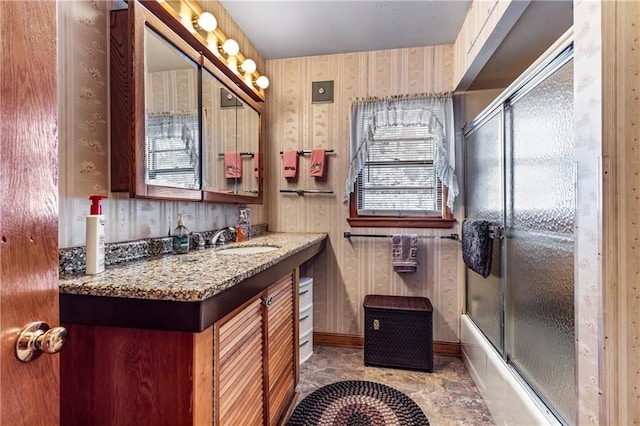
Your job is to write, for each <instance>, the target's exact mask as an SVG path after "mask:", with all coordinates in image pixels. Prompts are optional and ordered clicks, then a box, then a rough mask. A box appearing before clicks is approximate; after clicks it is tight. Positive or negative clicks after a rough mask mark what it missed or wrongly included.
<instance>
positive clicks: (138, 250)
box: [58, 223, 268, 275]
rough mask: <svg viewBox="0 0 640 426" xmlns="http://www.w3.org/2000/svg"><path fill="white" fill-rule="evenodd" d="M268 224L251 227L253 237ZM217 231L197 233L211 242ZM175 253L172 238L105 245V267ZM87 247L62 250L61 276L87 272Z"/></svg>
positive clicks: (194, 247)
mask: <svg viewBox="0 0 640 426" xmlns="http://www.w3.org/2000/svg"><path fill="white" fill-rule="evenodd" d="M267 231H268V226H267V224H266V223H259V224H256V225H251V235H252V236H254V237H259V236H261V235H264V234H266V233H267ZM216 232H217V230H211V231H203V232H197V233H198V234H200V235H202V237H203V238H204V239H205V240H210V239H211V238H212V237H213V235H214V234H215V233H216ZM190 243H191V250H195V249H196V245H197V243H196V242H195V241H194V239H193V238H191V239H190ZM171 252H173V239H172V237H170V236H166V237H158V238H146V239H142V240H135V241H122V242H117V243H107V244H105V259H104V263H105V265H107V266H108V265H114V264H117V263H122V262H128V261H131V260H137V259H142V258H145V257H152V256H161V255H164V254H169V253H171ZM86 253H87V252H86V247H85V246H81V247H68V248H61V249H60V250H59V253H58V259H59V273H60V275H66V274H75V273H80V272H83V271H84V270H85V265H86Z"/></svg>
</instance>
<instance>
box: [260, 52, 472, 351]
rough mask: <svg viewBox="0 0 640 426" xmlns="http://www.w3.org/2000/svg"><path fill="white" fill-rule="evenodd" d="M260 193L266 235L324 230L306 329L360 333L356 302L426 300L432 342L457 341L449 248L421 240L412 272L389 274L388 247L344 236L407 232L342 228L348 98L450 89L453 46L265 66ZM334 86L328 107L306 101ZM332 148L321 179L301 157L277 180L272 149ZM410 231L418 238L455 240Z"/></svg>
mask: <svg viewBox="0 0 640 426" xmlns="http://www.w3.org/2000/svg"><path fill="white" fill-rule="evenodd" d="M267 74H268V75H269V77H270V79H271V86H270V88H269V93H268V96H267V104H266V111H267V112H266V114H267V128H268V132H267V135H266V137H267V143H268V144H269V146H270V150H269V152H268V154H267V155H268V158H266V163H267V164H266V167H267V171H266V173H267V177H268V178H267V179H266V180H265V183H266V190H267V196H268V198H269V199H270V201H269V203H270V208H269V213H268V215H269V228H270V229H271V230H275V231H282V232H328V233H329V241H328V244H327V248H326V250H325V252H324V253H322V254H321V255H320V256H318V258H316V259H314V262H313V264H312V265H308V266H307V267H306V268H303V270H302V273H303V274H309V275H310V276H312V277H313V278H314V331H317V332H320V333H338V334H350V335H355V334H363V333H364V331H363V325H362V321H363V315H364V311H363V309H362V302H363V300H364V296H365V295H367V294H370V293H384V294H397V295H411V296H423V297H429V298H430V299H431V301H432V302H433V304H434V333H435V336H434V338H435V340H439V341H450V342H457V341H459V316H460V312H461V309H462V299H461V283H462V264H461V260H460V253H459V250H460V247H459V243H457V242H454V241H451V240H442V241H439V240H421V243H420V252H419V267H418V271H417V273H415V274H407V275H404V276H403V275H400V274H396V273H394V272H393V270H392V267H391V241H390V239H389V240H380V239H355V238H354V239H353V240H352V241H351V242H350V241H348V240H346V239H345V238H343V232H344V231H349V230H351V231H357V232H358V233H361V232H362V233H366V232H369V233H386V234H391V233H407V232H409V231H407V230H406V229H393V228H378V229H374V228H371V229H363V228H357V229H351V228H350V227H349V225H348V224H347V222H346V220H345V219H346V217H347V216H348V206H347V204H346V203H345V195H344V192H345V187H344V185H345V181H346V177H347V165H348V163H349V158H348V157H349V148H348V138H349V105H350V100H351V99H354V98H356V97H367V96H392V95H401V94H410V93H422V92H444V91H450V90H452V89H453V45H446V46H431V47H417V48H407V49H395V50H383V51H376V52H360V53H349V54H340V55H325V56H313V57H304V58H290V59H281V60H272V61H267ZM325 80H333V81H334V101H333V103H324V104H319V103H315V104H314V103H312V102H311V83H312V82H314V81H325ZM313 148H325V149H333V150H334V151H335V155H329V156H328V164H327V173H326V178H324V179H316V178H312V177H310V176H309V172H310V170H309V157H308V156H306V157H300V158H299V174H298V178H297V179H296V180H286V179H285V178H284V177H283V176H282V159H281V156H280V154H279V152H280V151H283V150H286V149H296V150H302V149H305V150H309V149H313ZM280 189H326V190H332V191H334V194H331V195H319V194H318V195H314V194H310V195H305V196H298V195H295V194H281V193H280V192H279V190H280ZM457 231H458V230H457V228H454V229H452V230H451V231H448V230H447V231H443V230H429V229H422V230H412V231H411V232H417V233H419V234H421V235H440V234H443V233H449V232H457Z"/></svg>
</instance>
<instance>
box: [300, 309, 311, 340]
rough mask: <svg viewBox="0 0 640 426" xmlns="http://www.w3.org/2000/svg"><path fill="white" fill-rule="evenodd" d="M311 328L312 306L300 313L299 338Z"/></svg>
mask: <svg viewBox="0 0 640 426" xmlns="http://www.w3.org/2000/svg"><path fill="white" fill-rule="evenodd" d="M312 328H313V306H309V307H307V308H306V309H303V310H302V311H300V336H301V337H302V336H303V335H305V334H306V333H308V332H309V330H311V329H312Z"/></svg>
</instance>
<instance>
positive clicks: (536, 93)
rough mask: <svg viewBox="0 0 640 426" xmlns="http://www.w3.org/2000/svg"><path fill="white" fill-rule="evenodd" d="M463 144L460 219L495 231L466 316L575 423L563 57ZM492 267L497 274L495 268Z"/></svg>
mask: <svg viewBox="0 0 640 426" xmlns="http://www.w3.org/2000/svg"><path fill="white" fill-rule="evenodd" d="M484 117H487V118H482V119H479V120H478V121H474V122H473V123H472V127H471V129H470V130H468V131H467V133H466V134H465V155H464V158H465V194H466V196H465V208H466V217H468V218H472V219H486V220H490V221H491V222H494V223H495V224H496V225H501V226H504V239H502V240H494V256H493V259H494V262H493V263H494V265H493V268H492V273H491V275H490V276H489V277H488V278H487V279H483V278H482V277H481V276H480V275H478V274H476V273H475V272H473V271H471V270H467V291H466V297H467V299H466V301H467V313H468V315H469V316H470V317H471V318H472V319H473V321H474V322H475V323H476V325H477V326H478V327H479V328H480V329H481V331H482V332H483V333H484V335H485V336H486V337H487V339H488V340H489V341H490V342H491V343H492V344H493V345H494V347H495V348H496V349H497V350H498V352H499V353H500V354H501V355H502V356H503V358H504V359H505V361H506V362H507V364H508V365H510V366H511V367H512V368H513V369H514V370H515V371H516V372H517V374H518V375H519V376H520V377H521V378H522V379H523V380H524V382H526V383H527V384H528V385H529V387H530V388H531V389H532V390H533V391H534V392H535V394H537V395H538V396H539V397H540V399H541V400H542V401H543V402H544V403H545V404H546V405H547V406H548V407H549V409H550V410H551V411H552V412H554V414H555V415H556V416H557V417H558V418H559V419H560V420H561V421H562V422H564V423H566V424H574V423H575V412H576V405H575V400H576V398H575V394H576V387H575V386H576V385H575V337H574V280H573V277H574V241H573V227H574V216H575V208H576V206H575V172H574V170H575V167H574V165H575V162H574V153H573V149H574V141H573V122H574V120H573V60H572V48H571V47H570V48H568V49H567V50H565V51H564V52H562V53H561V54H560V55H558V56H557V57H556V58H555V59H553V60H552V61H550V63H549V64H548V65H547V66H546V67H545V68H544V69H543V70H542V71H540V72H539V73H538V74H536V75H533V76H531V78H530V79H529V80H527V81H526V82H525V83H523V85H522V86H521V87H519V88H517V89H515V90H513V91H512V92H511V94H507V95H506V97H504V98H503V101H502V102H501V103H500V104H499V105H497V106H495V107H494V110H493V111H491V112H489V113H488V114H485V115H484ZM496 263H499V264H496Z"/></svg>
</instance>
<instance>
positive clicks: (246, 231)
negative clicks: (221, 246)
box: [236, 207, 251, 242]
mask: <svg viewBox="0 0 640 426" xmlns="http://www.w3.org/2000/svg"><path fill="white" fill-rule="evenodd" d="M250 239H251V222H250V221H249V208H248V207H241V208H240V213H239V215H238V223H237V224H236V242H242V241H249V240H250Z"/></svg>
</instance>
